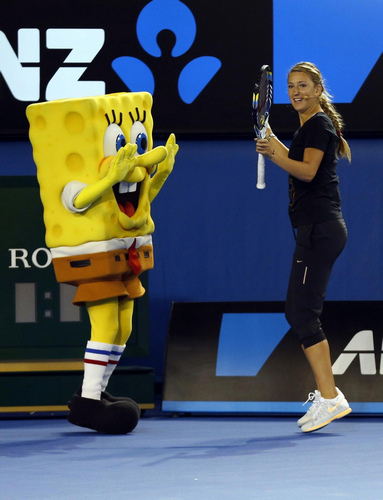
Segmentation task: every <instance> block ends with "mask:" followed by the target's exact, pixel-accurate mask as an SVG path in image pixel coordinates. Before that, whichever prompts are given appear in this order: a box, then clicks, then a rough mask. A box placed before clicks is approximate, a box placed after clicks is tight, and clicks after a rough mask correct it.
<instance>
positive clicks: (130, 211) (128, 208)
mask: <svg viewBox="0 0 383 500" xmlns="http://www.w3.org/2000/svg"><path fill="white" fill-rule="evenodd" d="M140 189H141V183H140V182H125V181H121V182H120V183H119V184H115V185H114V186H113V192H114V196H115V198H116V201H117V203H118V207H119V209H120V210H121V212H123V213H124V214H125V215H127V216H128V217H132V216H133V215H134V214H135V213H136V210H137V207H138V201H139V198H140Z"/></svg>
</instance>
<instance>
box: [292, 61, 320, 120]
mask: <svg viewBox="0 0 383 500" xmlns="http://www.w3.org/2000/svg"><path fill="white" fill-rule="evenodd" d="M287 89H288V94H289V98H290V101H291V104H292V105H293V107H294V109H295V110H296V111H298V112H300V113H302V112H305V111H307V110H308V109H310V108H312V107H313V106H314V105H316V104H318V102H319V96H320V94H321V93H322V87H321V85H315V84H314V82H313V81H312V80H311V78H310V77H309V75H308V74H306V73H303V72H300V71H293V72H291V73H290V74H289V78H288V82H287Z"/></svg>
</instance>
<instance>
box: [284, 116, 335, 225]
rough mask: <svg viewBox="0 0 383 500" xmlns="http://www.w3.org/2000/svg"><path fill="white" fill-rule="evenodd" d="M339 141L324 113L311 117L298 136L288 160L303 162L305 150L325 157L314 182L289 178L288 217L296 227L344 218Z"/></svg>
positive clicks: (294, 138) (292, 145) (294, 139)
mask: <svg viewBox="0 0 383 500" xmlns="http://www.w3.org/2000/svg"><path fill="white" fill-rule="evenodd" d="M338 141H339V138H338V136H337V133H336V131H335V128H334V125H333V123H332V121H331V120H330V118H329V117H328V116H327V115H326V113H323V112H320V113H317V114H316V115H314V116H312V117H311V118H310V119H309V120H307V122H305V123H304V124H303V125H302V127H300V128H299V129H298V130H297V131H296V132H295V134H294V137H293V141H292V143H291V146H290V151H289V158H291V159H293V160H297V161H303V154H304V150H305V148H314V149H319V150H320V151H323V152H324V156H323V159H322V162H321V164H320V165H319V168H318V171H317V173H316V175H315V177H314V179H313V180H312V181H311V182H303V181H301V180H299V179H297V178H296V177H293V176H291V175H290V176H289V195H290V205H289V215H290V220H291V223H292V225H293V227H298V226H301V225H305V224H317V223H319V222H325V221H327V220H331V219H339V218H341V217H342V212H341V208H340V205H341V201H340V193H339V186H338V184H339V178H338V176H337V173H336V167H337V163H338V162H337V157H336V150H337V146H338Z"/></svg>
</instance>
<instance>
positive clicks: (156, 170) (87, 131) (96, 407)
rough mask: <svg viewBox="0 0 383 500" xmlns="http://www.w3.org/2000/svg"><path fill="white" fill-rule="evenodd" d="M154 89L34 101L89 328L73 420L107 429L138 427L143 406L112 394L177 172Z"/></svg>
mask: <svg viewBox="0 0 383 500" xmlns="http://www.w3.org/2000/svg"><path fill="white" fill-rule="evenodd" d="M151 109H152V96H151V95H150V94H149V93H147V92H123V93H116V94H109V95H103V96H97V97H86V98H77V99H61V100H56V101H50V102H44V103H36V104H32V105H30V106H28V107H27V111H26V113H27V118H28V121H29V124H30V130H29V137H30V141H31V143H32V147H33V157H34V161H35V163H36V165H37V178H38V181H39V185H40V197H41V200H42V203H43V207H44V223H45V228H46V244H47V246H48V247H49V248H50V250H51V254H52V262H53V266H54V270H55V274H56V279H57V281H58V282H59V283H68V284H71V285H74V286H76V287H77V290H76V295H75V297H74V300H73V303H74V304H76V305H85V306H86V308H87V311H88V314H89V318H90V324H91V333H90V340H89V341H88V343H87V345H86V351H85V357H84V378H83V383H82V387H81V388H80V389H79V390H78V391H77V393H75V394H74V396H73V397H72V399H71V401H70V402H69V409H70V411H69V415H68V420H69V422H71V423H72V424H74V425H78V426H81V427H86V428H89V429H93V430H95V431H97V432H102V433H107V434H126V433H128V432H131V431H132V430H133V429H134V428H135V427H136V425H137V423H138V420H139V418H140V409H139V406H138V404H137V403H136V402H135V401H133V400H132V399H129V398H122V397H114V396H112V395H111V394H109V393H108V392H106V387H107V385H108V381H109V378H110V376H111V375H112V372H113V370H114V369H115V367H116V366H117V363H118V361H119V359H120V357H121V355H122V353H123V351H124V349H125V345H126V342H127V340H128V338H129V336H130V333H131V330H132V315H133V305H134V299H135V298H137V297H141V296H142V295H143V294H144V293H145V289H144V288H143V286H142V284H141V281H140V279H139V275H140V274H141V273H142V272H143V271H146V270H148V269H151V268H152V267H153V247H152V236H151V235H152V233H153V231H154V223H153V220H152V218H151V213H150V206H151V202H152V201H153V199H154V198H155V197H156V195H157V194H158V192H159V190H160V189H161V187H162V186H163V184H164V182H165V181H166V179H167V177H168V175H169V174H170V173H171V171H172V169H173V165H174V161H175V156H176V154H177V151H178V145H177V144H176V142H175V136H174V135H173V134H171V135H170V137H169V139H168V141H167V143H166V146H158V147H156V148H153V137H152V132H153V118H152V114H151Z"/></svg>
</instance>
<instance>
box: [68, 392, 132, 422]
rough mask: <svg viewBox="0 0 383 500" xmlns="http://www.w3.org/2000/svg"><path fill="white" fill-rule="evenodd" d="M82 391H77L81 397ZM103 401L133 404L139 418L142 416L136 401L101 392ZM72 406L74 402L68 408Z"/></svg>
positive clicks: (69, 403)
mask: <svg viewBox="0 0 383 500" xmlns="http://www.w3.org/2000/svg"><path fill="white" fill-rule="evenodd" d="M81 390H82V388H81V387H79V388H78V389H77V391H76V394H77V396H81ZM101 399H105V400H106V401H109V403H117V401H128V402H129V403H131V404H132V405H133V406H135V407H136V408H137V412H138V418H140V416H141V408H140V407H139V405H138V404H137V403H136V402H135V401H134V399H131V398H126V397H123V396H120V397H117V396H112V395H111V394H110V393H109V392H106V391H102V392H101ZM71 404H72V401H68V407H69V409H70V407H71Z"/></svg>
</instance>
